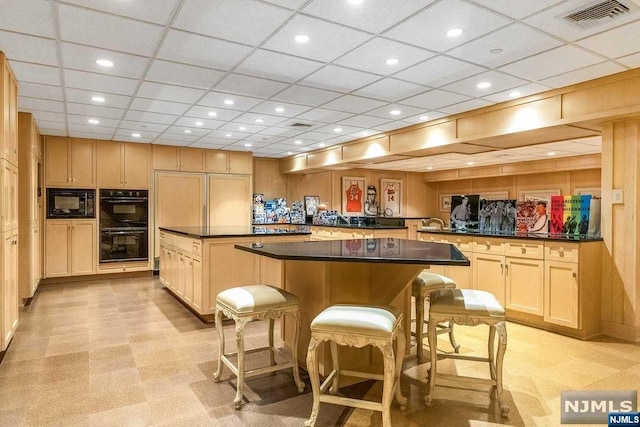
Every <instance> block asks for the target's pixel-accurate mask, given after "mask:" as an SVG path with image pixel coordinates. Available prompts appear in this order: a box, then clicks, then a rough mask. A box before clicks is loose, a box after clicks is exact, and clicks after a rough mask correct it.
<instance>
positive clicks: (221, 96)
mask: <svg viewBox="0 0 640 427" xmlns="http://www.w3.org/2000/svg"><path fill="white" fill-rule="evenodd" d="M225 101H233V104H231V105H227V104H225ZM260 101H261V100H260V99H259V98H250V97H248V96H242V95H232V94H228V93H222V92H213V91H211V92H209V93H208V94H206V95H205V96H204V98H202V99H201V100H200V101H199V102H198V103H199V104H201V105H204V106H207V107H214V110H213V111H215V112H216V113H217V114H218V116H216V118H217V119H220V118H221V117H222V116H221V115H220V114H221V113H220V112H219V111H218V110H217V109H218V108H221V109H226V110H240V111H247V110H249V109H251V108H252V107H254V106H256V105H258V104H259V103H260Z"/></svg>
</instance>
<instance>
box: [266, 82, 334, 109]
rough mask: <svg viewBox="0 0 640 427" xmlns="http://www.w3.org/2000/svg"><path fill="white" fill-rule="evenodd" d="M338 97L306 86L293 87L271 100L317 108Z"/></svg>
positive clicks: (326, 91) (332, 93) (329, 92)
mask: <svg viewBox="0 0 640 427" xmlns="http://www.w3.org/2000/svg"><path fill="white" fill-rule="evenodd" d="M339 96H340V93H339V92H331V91H328V90H323V89H315V88H312V87H307V86H299V85H293V86H290V87H288V88H287V89H285V90H283V91H282V92H280V93H279V94H277V95H275V96H274V97H273V99H274V100H280V101H285V102H291V103H299V104H306V105H312V106H317V105H322V104H324V103H325V102H328V101H331V100H332V99H336V98H337V97H339Z"/></svg>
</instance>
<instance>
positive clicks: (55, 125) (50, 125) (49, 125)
mask: <svg viewBox="0 0 640 427" xmlns="http://www.w3.org/2000/svg"><path fill="white" fill-rule="evenodd" d="M37 120H38V127H39V128H42V127H44V128H46V129H58V130H63V131H65V132H66V131H67V124H66V122H49V121H46V120H41V119H37ZM47 135H50V134H47Z"/></svg>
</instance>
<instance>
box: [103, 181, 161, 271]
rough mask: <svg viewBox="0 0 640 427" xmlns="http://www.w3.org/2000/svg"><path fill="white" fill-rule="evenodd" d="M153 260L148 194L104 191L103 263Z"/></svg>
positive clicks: (146, 191) (143, 192) (140, 191)
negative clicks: (150, 243)
mask: <svg viewBox="0 0 640 427" xmlns="http://www.w3.org/2000/svg"><path fill="white" fill-rule="evenodd" d="M148 259H149V192H148V190H108V189H101V190H100V262H101V263H109V262H122V261H147V260H148Z"/></svg>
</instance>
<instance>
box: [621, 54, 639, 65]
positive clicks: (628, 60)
mask: <svg viewBox="0 0 640 427" xmlns="http://www.w3.org/2000/svg"><path fill="white" fill-rule="evenodd" d="M618 62H621V63H623V64H624V65H626V66H627V67H631V68H636V67H640V52H638V53H634V54H633V55H629V56H625V57H624V58H618Z"/></svg>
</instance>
